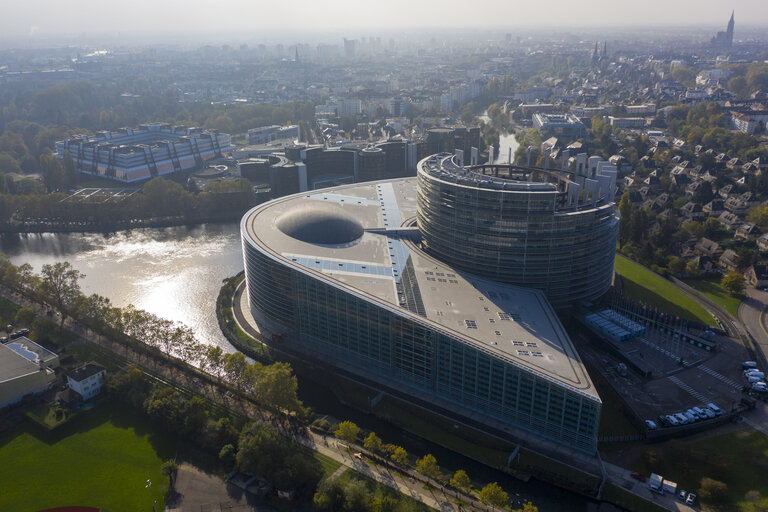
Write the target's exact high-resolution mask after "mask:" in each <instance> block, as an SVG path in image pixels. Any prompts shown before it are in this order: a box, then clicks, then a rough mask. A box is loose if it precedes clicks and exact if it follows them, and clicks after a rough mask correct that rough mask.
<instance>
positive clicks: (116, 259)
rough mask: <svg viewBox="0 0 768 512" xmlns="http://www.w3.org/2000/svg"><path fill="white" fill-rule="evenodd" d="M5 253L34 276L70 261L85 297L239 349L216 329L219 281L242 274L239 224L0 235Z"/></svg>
mask: <svg viewBox="0 0 768 512" xmlns="http://www.w3.org/2000/svg"><path fill="white" fill-rule="evenodd" d="M0 252H3V253H5V254H6V255H8V257H9V258H10V259H11V261H12V262H13V263H14V264H16V265H21V264H22V263H29V264H31V265H32V266H33V267H34V268H35V271H38V272H39V271H40V268H41V267H42V266H43V265H44V264H46V263H55V262H57V261H69V262H70V263H71V264H72V266H74V267H75V268H76V269H77V270H79V271H80V272H82V273H84V274H85V278H84V279H83V280H82V282H81V287H82V289H83V292H85V293H86V294H91V293H98V294H99V295H103V296H105V297H108V298H109V299H110V300H111V301H112V303H113V304H115V305H116V306H127V305H128V304H133V305H134V306H136V307H137V308H140V309H145V310H147V311H149V312H151V313H154V314H156V315H158V316H161V317H165V318H168V319H170V320H174V321H177V322H181V323H183V324H185V325H187V326H189V327H191V328H192V329H194V331H195V333H196V334H197V337H198V339H199V340H200V341H202V342H204V343H209V344H217V345H220V346H221V347H222V348H225V349H226V350H227V351H230V352H231V351H233V350H234V348H232V346H231V345H230V344H229V342H227V340H226V339H225V338H224V336H223V335H222V334H221V331H220V330H219V325H218V323H217V321H216V296H217V295H218V292H219V288H221V281H222V280H223V279H224V278H226V277H229V276H232V275H234V274H236V273H238V272H239V271H241V270H242V269H243V256H242V250H241V247H240V235H239V225H238V224H236V223H228V224H204V225H202V226H197V227H192V228H188V227H172V228H157V229H154V228H147V229H135V230H132V231H124V232H120V233H114V234H111V235H102V234H94V233H86V234H83V233H60V234H53V233H43V234H23V235H3V236H0Z"/></svg>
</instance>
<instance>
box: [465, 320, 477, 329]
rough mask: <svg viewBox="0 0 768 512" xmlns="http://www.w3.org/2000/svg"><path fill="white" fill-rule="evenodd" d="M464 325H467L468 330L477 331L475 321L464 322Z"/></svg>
mask: <svg viewBox="0 0 768 512" xmlns="http://www.w3.org/2000/svg"><path fill="white" fill-rule="evenodd" d="M464 323H466V324H467V328H468V329H477V322H475V321H474V320H464Z"/></svg>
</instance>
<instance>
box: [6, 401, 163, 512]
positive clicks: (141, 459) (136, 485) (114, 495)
mask: <svg viewBox="0 0 768 512" xmlns="http://www.w3.org/2000/svg"><path fill="white" fill-rule="evenodd" d="M175 449H176V446H175V441H174V440H172V439H169V438H167V437H165V436H161V435H159V434H158V433H157V432H156V431H155V430H154V429H153V428H152V427H151V426H150V425H145V424H144V423H143V422H141V423H140V422H138V421H136V420H135V419H134V417H133V415H132V413H131V411H125V410H120V409H119V408H118V407H110V406H107V405H104V404H102V405H99V406H97V407H96V408H94V409H92V410H90V411H87V412H85V413H83V414H82V415H79V416H78V417H75V418H73V419H72V420H70V422H68V423H66V424H65V425H63V426H61V427H59V428H58V429H57V430H54V431H47V430H45V429H44V428H43V427H41V426H39V425H36V424H34V423H33V422H32V421H29V420H27V421H25V422H24V423H22V424H21V425H20V426H17V427H15V428H13V429H11V430H10V431H8V432H5V433H3V434H2V435H0V461H2V463H1V464H0V482H2V492H0V510H18V511H36V510H41V509H47V508H54V507H63V506H90V507H96V508H101V509H102V510H103V511H107V512H118V511H123V510H152V494H151V492H150V489H145V487H144V486H145V483H146V481H147V479H148V478H151V479H152V482H153V485H154V489H155V496H156V498H157V509H158V510H162V509H163V507H164V502H163V497H164V496H165V493H166V491H167V490H168V483H167V481H168V479H167V477H164V476H163V475H162V473H161V471H160V465H161V464H162V462H163V460H166V459H168V458H172V457H173V456H174V453H175Z"/></svg>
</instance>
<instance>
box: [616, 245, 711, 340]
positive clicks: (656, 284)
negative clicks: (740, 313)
mask: <svg viewBox="0 0 768 512" xmlns="http://www.w3.org/2000/svg"><path fill="white" fill-rule="evenodd" d="M614 268H615V269H616V272H617V273H618V274H619V275H620V276H621V277H622V281H623V283H624V293H625V294H626V295H628V296H629V297H631V298H633V299H639V300H642V301H643V302H646V303H649V304H651V305H653V306H656V307H658V308H659V309H660V310H662V311H664V312H665V313H671V314H673V315H677V316H680V317H682V318H687V319H688V320H694V321H696V322H701V323H703V324H707V325H711V326H716V325H717V324H716V323H715V319H714V318H712V315H710V314H709V313H707V310H705V309H704V308H703V307H701V306H700V305H699V303H698V302H696V301H695V300H693V299H692V298H691V297H689V296H688V295H686V294H685V293H683V292H682V291H680V290H679V289H678V288H677V287H675V285H673V284H672V283H670V282H669V281H667V280H666V279H664V278H663V277H661V276H660V275H658V274H656V273H654V272H651V271H650V270H648V269H646V268H645V267H642V266H640V265H638V264H637V263H635V262H633V261H631V260H628V259H627V258H625V257H624V256H621V255H619V254H617V255H616V264H615V267H614Z"/></svg>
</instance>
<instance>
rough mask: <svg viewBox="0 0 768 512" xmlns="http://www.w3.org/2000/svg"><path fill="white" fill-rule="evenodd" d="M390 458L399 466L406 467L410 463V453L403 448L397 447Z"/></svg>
mask: <svg viewBox="0 0 768 512" xmlns="http://www.w3.org/2000/svg"><path fill="white" fill-rule="evenodd" d="M389 458H390V459H392V460H393V461H395V462H397V463H398V464H403V465H405V464H406V463H407V462H408V452H407V451H405V448H403V447H402V446H396V447H395V449H394V451H393V452H392V455H390V456H389Z"/></svg>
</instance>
